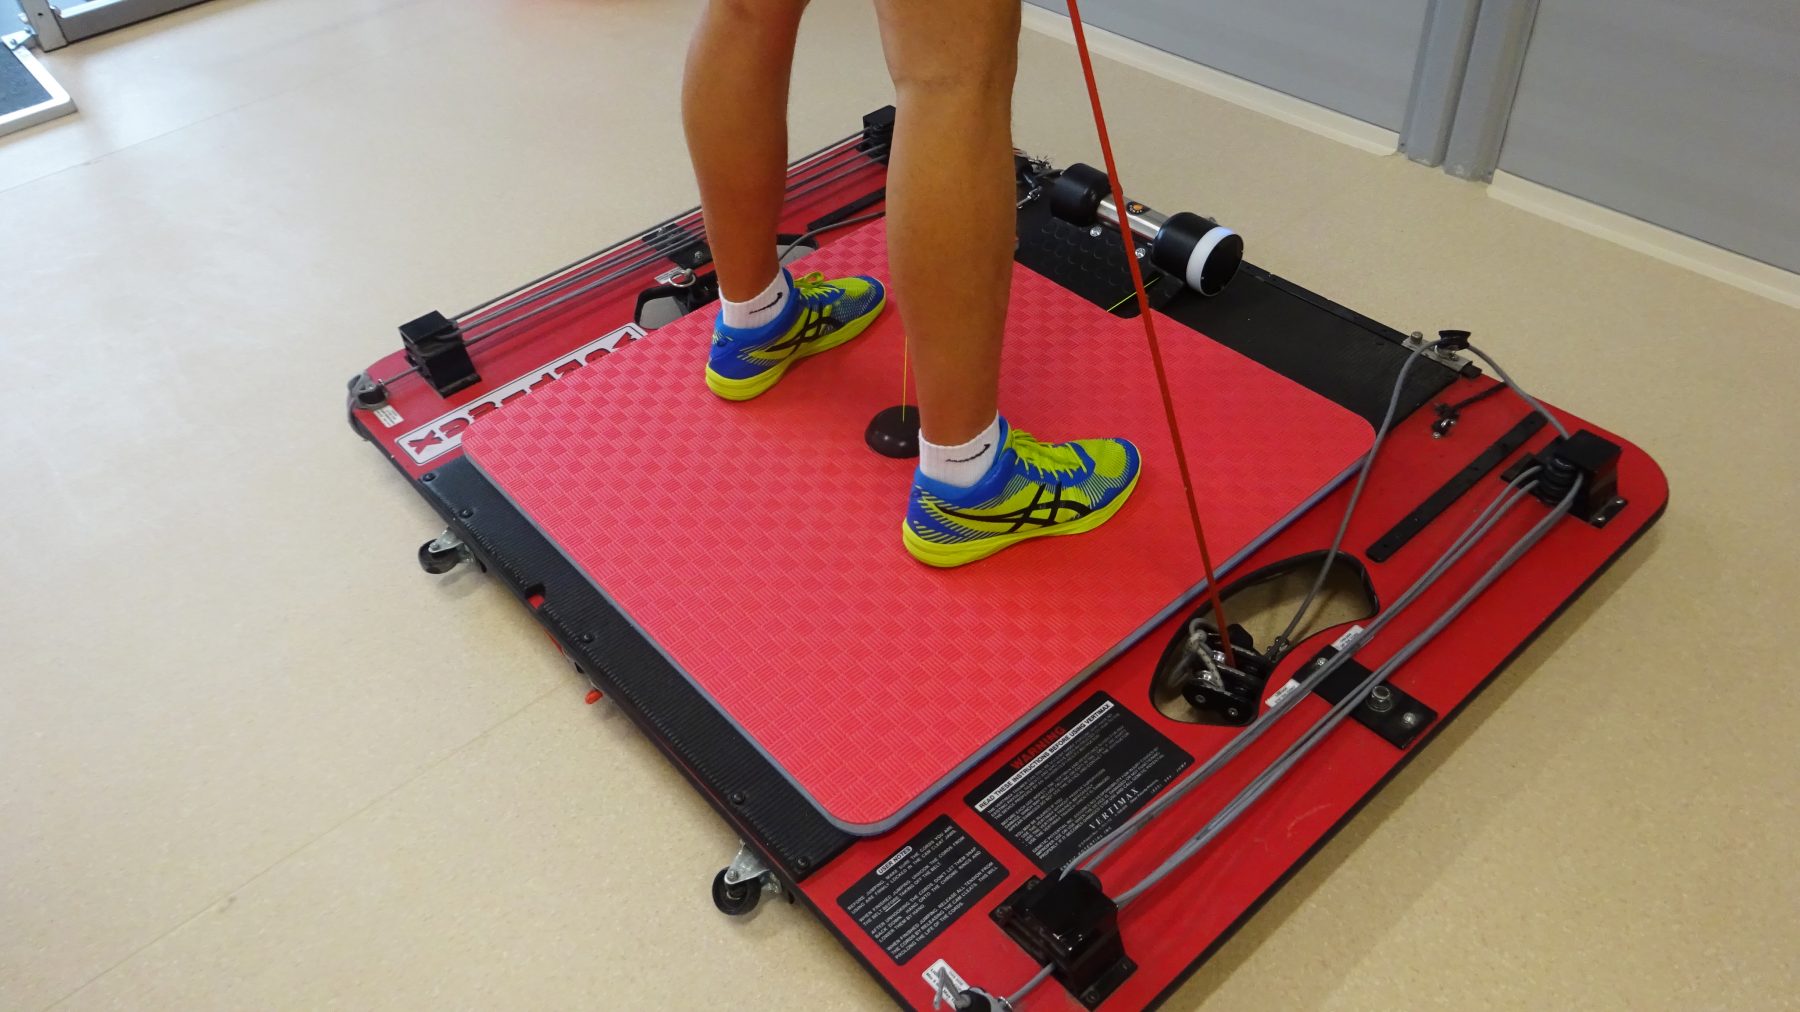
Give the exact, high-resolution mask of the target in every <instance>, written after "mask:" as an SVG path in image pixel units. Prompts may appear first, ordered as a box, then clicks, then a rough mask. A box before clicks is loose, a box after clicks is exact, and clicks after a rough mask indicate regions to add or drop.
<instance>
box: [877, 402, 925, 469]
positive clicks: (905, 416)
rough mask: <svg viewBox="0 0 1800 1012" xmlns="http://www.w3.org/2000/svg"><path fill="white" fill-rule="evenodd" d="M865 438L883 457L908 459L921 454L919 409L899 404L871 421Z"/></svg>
mask: <svg viewBox="0 0 1800 1012" xmlns="http://www.w3.org/2000/svg"><path fill="white" fill-rule="evenodd" d="M863 440H864V441H865V442H867V443H868V444H869V449H871V450H874V451H875V452H876V453H879V454H881V455H882V456H883V457H892V458H894V459H895V460H906V459H908V458H911V457H917V456H918V455H919V409H918V408H915V407H913V406H912V405H910V404H898V405H895V406H894V407H891V408H888V409H886V410H885V411H882V412H880V413H878V414H876V416H875V417H874V418H873V419H871V420H870V421H869V428H868V431H866V432H864V433H863Z"/></svg>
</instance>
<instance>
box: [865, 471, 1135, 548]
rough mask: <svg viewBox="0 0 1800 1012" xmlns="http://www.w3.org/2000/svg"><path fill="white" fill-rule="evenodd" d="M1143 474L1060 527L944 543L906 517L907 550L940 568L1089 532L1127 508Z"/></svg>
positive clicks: (903, 525)
mask: <svg viewBox="0 0 1800 1012" xmlns="http://www.w3.org/2000/svg"><path fill="white" fill-rule="evenodd" d="M1143 476H1144V472H1143V469H1142V468H1141V467H1140V468H1139V470H1138V473H1137V474H1135V475H1133V476H1132V478H1131V484H1129V485H1127V486H1125V491H1123V492H1120V493H1119V495H1118V497H1117V498H1115V499H1113V501H1112V502H1109V503H1107V504H1106V506H1105V507H1104V508H1102V509H1098V510H1095V511H1094V512H1092V513H1089V514H1088V515H1087V516H1085V517H1082V518H1081V519H1080V520H1071V521H1069V522H1068V523H1066V524H1062V525H1060V526H1057V527H1051V528H1045V529H1041V530H1035V531H1020V532H1018V533H1017V534H1000V535H996V536H994V537H991V538H983V539H981V540H980V541H968V542H964V543H962V544H960V545H940V544H935V543H933V542H930V541H926V540H925V539H924V538H921V537H919V536H918V535H917V534H914V533H913V531H912V528H911V527H910V526H908V525H907V523H906V522H905V521H904V520H903V521H901V522H900V535H901V538H902V539H903V540H904V541H905V542H906V550H907V551H908V552H910V553H912V557H913V558H915V559H918V560H919V561H920V562H923V563H924V564H926V565H927V566H934V567H936V568H938V569H954V568H956V567H957V566H966V565H968V564H969V563H971V562H980V561H981V560H982V559H985V558H987V557H988V556H990V555H993V554H994V553H996V552H999V551H1002V550H1004V549H1007V548H1011V547H1012V546H1014V545H1016V544H1018V543H1020V542H1022V541H1030V540H1031V539H1033V538H1060V537H1066V536H1067V535H1070V534H1085V533H1086V532H1088V531H1091V530H1093V529H1094V528H1096V527H1098V526H1100V525H1101V524H1103V523H1106V522H1107V521H1108V520H1111V519H1112V518H1113V514H1115V513H1117V512H1119V510H1120V509H1122V508H1124V506H1125V502H1126V500H1128V499H1130V498H1131V494H1132V493H1133V492H1136V491H1137V486H1138V479H1140V478H1142V477H1143Z"/></svg>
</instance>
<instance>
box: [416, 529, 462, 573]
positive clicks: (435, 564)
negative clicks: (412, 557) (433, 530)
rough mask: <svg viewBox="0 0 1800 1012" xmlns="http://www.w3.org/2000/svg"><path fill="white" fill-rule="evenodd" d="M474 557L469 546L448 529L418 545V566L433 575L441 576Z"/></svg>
mask: <svg viewBox="0 0 1800 1012" xmlns="http://www.w3.org/2000/svg"><path fill="white" fill-rule="evenodd" d="M474 558H475V553H474V552H472V551H470V550H469V546H468V545H465V544H463V541H462V539H461V538H459V537H457V536H456V535H454V534H452V533H450V532H449V531H445V532H444V533H442V534H440V535H438V536H437V537H435V538H432V539H431V540H430V541H427V542H425V543H424V544H422V545H420V546H419V568H420V569H423V570H424V571H426V572H427V573H430V574H431V575H433V576H443V575H444V574H445V573H448V572H450V571H451V570H452V569H455V568H456V567H457V566H460V565H462V564H463V563H465V562H468V561H470V560H472V559H474Z"/></svg>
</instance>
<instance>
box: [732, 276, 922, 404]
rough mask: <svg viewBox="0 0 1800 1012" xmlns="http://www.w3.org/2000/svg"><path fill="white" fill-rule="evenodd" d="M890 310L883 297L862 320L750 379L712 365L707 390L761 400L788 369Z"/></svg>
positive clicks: (842, 341) (845, 339) (857, 332)
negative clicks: (732, 375)
mask: <svg viewBox="0 0 1800 1012" xmlns="http://www.w3.org/2000/svg"><path fill="white" fill-rule="evenodd" d="M886 308H887V296H886V295H883V296H882V297H881V301H880V302H877V303H876V304H875V308H874V309H871V310H869V311H868V312H866V313H864V314H863V315H862V316H861V317H858V318H857V320H856V322H854V323H851V324H850V325H848V326H846V327H843V328H840V329H839V330H838V331H837V333H835V334H832V335H830V336H829V337H825V338H822V339H820V340H819V341H817V342H815V343H813V344H811V345H808V346H806V347H804V348H801V349H800V350H799V351H798V352H796V353H794V354H793V355H790V356H789V357H788V358H787V359H786V360H785V361H783V362H781V363H780V364H778V365H774V366H771V367H770V368H768V369H766V370H764V371H763V372H760V373H757V374H756V375H755V376H751V377H749V378H748V379H731V378H729V377H726V376H721V375H719V374H718V373H717V372H714V371H713V367H712V366H711V365H708V366H707V367H706V388H707V389H708V390H711V391H712V392H713V393H715V394H718V395H719V396H720V397H723V398H725V399H726V400H728V401H747V400H750V399H752V398H755V397H760V396H762V395H763V394H766V393H768V392H769V390H770V389H771V388H772V387H774V386H775V384H777V383H779V382H781V377H783V376H785V375H787V371H788V369H790V368H791V367H792V366H793V364H794V363H795V362H798V361H800V360H801V359H803V358H811V357H813V356H814V355H822V354H824V353H825V352H828V351H830V350H831V349H833V348H836V347H839V346H840V345H845V344H848V343H850V342H851V341H854V340H855V339H856V338H857V337H858V336H859V335H861V334H862V332H863V331H865V330H868V329H869V324H871V323H874V322H875V318H876V317H878V316H880V315H881V313H882V310H884V309H886Z"/></svg>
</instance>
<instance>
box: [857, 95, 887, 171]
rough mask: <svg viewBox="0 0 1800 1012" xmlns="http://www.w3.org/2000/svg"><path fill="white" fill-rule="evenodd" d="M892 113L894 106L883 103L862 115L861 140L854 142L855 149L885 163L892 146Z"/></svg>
mask: <svg viewBox="0 0 1800 1012" xmlns="http://www.w3.org/2000/svg"><path fill="white" fill-rule="evenodd" d="M894 115H895V110H894V107H893V106H891V105H884V106H882V107H881V108H879V109H877V110H875V111H874V112H872V113H869V114H868V115H866V116H864V117H863V119H862V123H863V135H862V140H860V141H857V142H856V150H858V151H861V152H862V153H863V154H866V155H868V156H869V157H870V158H871V159H872V160H874V161H877V162H880V163H881V164H883V165H886V164H887V163H888V153H889V152H890V151H891V150H893V146H894Z"/></svg>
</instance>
